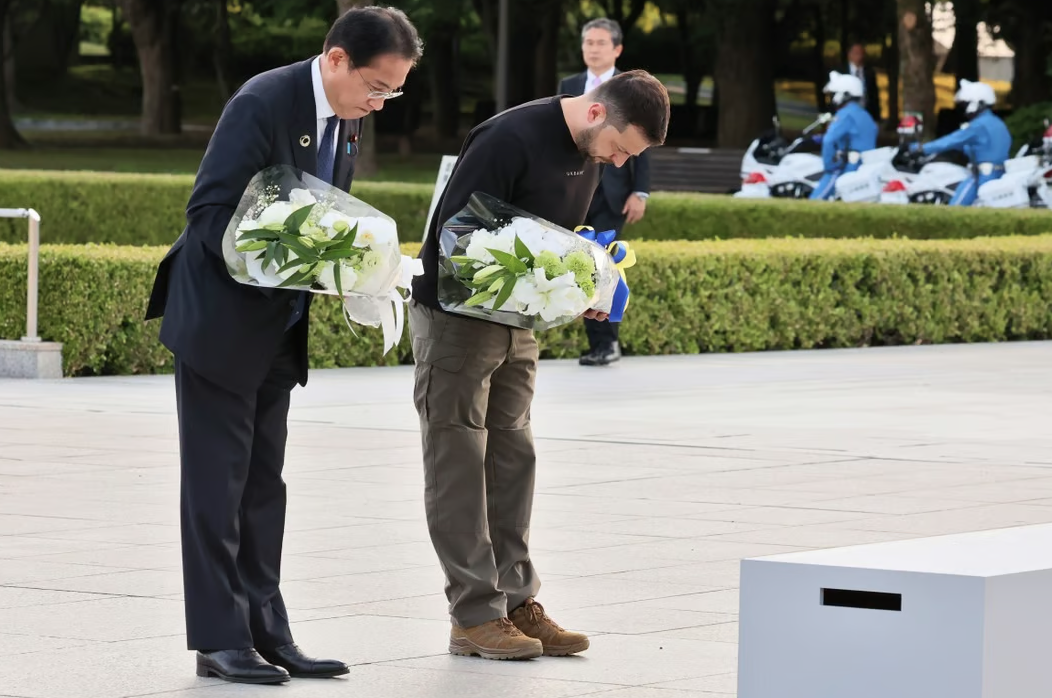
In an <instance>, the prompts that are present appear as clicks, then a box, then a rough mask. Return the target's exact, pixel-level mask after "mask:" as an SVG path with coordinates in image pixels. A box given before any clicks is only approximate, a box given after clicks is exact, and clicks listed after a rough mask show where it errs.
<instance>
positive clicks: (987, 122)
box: [924, 109, 1012, 165]
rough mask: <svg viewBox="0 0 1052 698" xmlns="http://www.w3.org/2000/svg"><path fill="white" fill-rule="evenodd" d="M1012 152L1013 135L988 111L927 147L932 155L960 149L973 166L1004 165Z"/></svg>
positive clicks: (998, 118)
mask: <svg viewBox="0 0 1052 698" xmlns="http://www.w3.org/2000/svg"><path fill="white" fill-rule="evenodd" d="M1011 149H1012V135H1011V134H1010V133H1009V132H1008V127H1007V126H1005V122H1004V121H1002V120H1001V118H1000V117H998V116H997V115H996V114H994V113H993V112H992V111H990V110H989V109H987V110H985V111H984V112H983V113H982V114H980V115H979V116H977V117H975V118H974V119H972V121H971V122H970V123H968V125H967V126H965V127H964V128H961V129H959V130H957V131H954V132H953V133H950V134H947V135H945V136H943V137H942V138H939V139H936V140H934V141H932V142H931V143H926V144H925V145H924V152H925V153H927V154H929V155H938V154H939V153H943V152H946V151H947V150H960V151H963V152H964V154H965V155H967V156H968V159H969V160H970V161H971V162H972V163H973V164H976V163H983V162H990V163H993V164H994V165H1004V163H1005V160H1007V159H1008V155H1009V152H1010V151H1011Z"/></svg>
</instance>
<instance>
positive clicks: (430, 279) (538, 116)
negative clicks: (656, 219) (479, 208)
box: [413, 96, 599, 309]
mask: <svg viewBox="0 0 1052 698" xmlns="http://www.w3.org/2000/svg"><path fill="white" fill-rule="evenodd" d="M561 99H562V97H561V96H556V97H546V98H544V99H539V100H536V101H533V102H527V103H526V104H522V105H520V106H518V107H513V108H512V109H508V110H507V111H503V112H501V113H500V114H497V115H496V116H494V117H493V118H491V119H489V120H487V121H484V122H483V123H481V124H479V125H478V126H476V127H475V128H474V129H472V130H471V133H469V134H468V137H467V140H465V141H464V146H463V148H461V150H460V156H459V158H458V159H457V164H456V167H455V168H454V170H453V173H452V175H451V176H450V178H449V182H448V183H447V184H446V189H445V191H444V192H443V194H442V197H441V198H440V199H439V201H438V205H437V206H436V207H435V214H434V216H433V218H432V219H431V225H430V227H429V228H428V231H427V239H426V240H425V241H424V246H423V248H422V249H421V250H420V258H421V259H422V260H423V263H424V275H423V276H418V277H416V278H415V279H413V298H415V299H416V300H417V301H419V302H420V303H421V304H423V305H426V306H429V307H431V308H436V309H441V308H440V306H439V303H438V248H439V245H438V237H439V232H440V231H441V230H442V224H443V223H445V222H446V221H448V220H449V219H450V218H452V217H453V216H455V215H456V214H457V213H459V212H460V210H461V209H463V208H464V206H466V205H467V203H468V199H470V198H471V195H472V194H473V193H475V192H477V191H479V192H484V193H486V194H489V195H491V196H495V197H496V198H498V199H500V200H501V201H504V202H505V203H508V204H511V205H512V206H515V207H516V208H520V209H522V210H523V211H526V212H528V213H532V214H533V215H535V216H538V217H540V218H543V219H545V220H548V221H551V222H552V223H555V224H556V225H559V226H562V227H563V228H566V229H567V230H570V231H572V230H573V229H574V228H576V227H577V226H579V225H584V223H585V216H586V215H587V214H588V206H589V204H590V203H591V201H592V195H593V194H594V193H595V189H596V187H597V186H598V184H599V165H597V164H595V163H593V162H592V161H591V159H590V158H586V157H585V156H584V155H582V154H581V152H580V151H579V150H578V148H577V144H576V143H575V142H574V139H573V136H572V135H571V134H570V129H569V128H568V127H567V125H566V119H565V117H564V116H563V110H562V106H561V104H560V100H561Z"/></svg>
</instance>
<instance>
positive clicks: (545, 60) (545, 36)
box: [533, 0, 563, 97]
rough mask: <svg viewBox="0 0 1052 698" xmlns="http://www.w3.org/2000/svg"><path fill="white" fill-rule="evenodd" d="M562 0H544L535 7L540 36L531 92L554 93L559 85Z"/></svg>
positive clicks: (545, 94)
mask: <svg viewBox="0 0 1052 698" xmlns="http://www.w3.org/2000/svg"><path fill="white" fill-rule="evenodd" d="M562 10H563V0H546V2H544V3H543V5H542V6H541V7H538V8H537V21H538V23H539V24H540V36H539V37H538V41H537V48H536V49H535V51H534V59H535V61H536V63H535V65H534V71H533V94H534V96H535V97H544V96H547V95H551V94H555V88H556V87H558V85H559V66H558V58H559V30H560V29H561V28H562Z"/></svg>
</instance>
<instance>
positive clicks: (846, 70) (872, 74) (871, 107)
mask: <svg viewBox="0 0 1052 698" xmlns="http://www.w3.org/2000/svg"><path fill="white" fill-rule="evenodd" d="M853 70H854V66H853V65H851V63H848V64H847V65H845V66H844V67H843V68H842V69H841V71H840V72H842V73H843V74H844V75H854V72H853ZM862 76H863V80H862V85H863V89H865V91H866V92H865V95H866V103H865V107H866V111H868V112H869V115H870V116H872V117H873V120H874V121H876V122H877V123H878V124H879V123H880V87H879V86H878V85H877V71H876V70H874V69H873V66H870V65H866V64H863V65H862Z"/></svg>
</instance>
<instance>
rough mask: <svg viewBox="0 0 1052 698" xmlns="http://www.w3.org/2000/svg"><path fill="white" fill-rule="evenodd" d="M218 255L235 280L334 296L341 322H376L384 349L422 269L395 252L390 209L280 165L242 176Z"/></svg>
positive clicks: (394, 336)
mask: <svg viewBox="0 0 1052 698" xmlns="http://www.w3.org/2000/svg"><path fill="white" fill-rule="evenodd" d="M223 258H224V260H225V261H226V265H227V271H229V273H230V275H231V277H233V278H234V280H235V281H237V282H239V283H242V284H246V285H249V286H259V287H263V288H281V289H289V290H294V291H309V292H312V293H320V294H325V295H335V296H340V297H341V299H342V301H343V307H344V314H345V316H346V318H347V320H348V325H350V322H352V321H353V322H356V323H358V324H360V325H367V326H370V327H382V328H383V332H384V353H386V352H387V351H388V350H390V349H391V347H393V346H394V345H395V344H397V343H398V340H399V338H400V337H401V335H402V330H403V326H404V308H403V307H402V306H403V304H404V303H405V302H406V300H407V298H408V294H409V287H410V283H411V281H412V277H413V276H417V275H419V274H422V273H423V268H422V266H421V263H420V261H419V260H417V259H413V258H411V257H408V256H405V255H403V254H402V253H401V251H400V249H399V247H398V233H397V227H396V226H395V222H394V220H392V219H391V217H390V216H387V215H386V214H384V213H382V212H380V211H378V210H377V209H375V208H373V207H372V206H370V205H369V204H367V203H365V202H364V201H362V200H360V199H357V198H355V197H353V196H351V195H350V194H348V193H347V192H344V191H341V190H339V189H337V188H336V187H333V186H331V185H329V184H327V183H325V182H323V181H322V180H320V179H318V178H317V177H314V176H312V175H310V174H307V173H306V172H303V171H301V170H298V169H296V168H294V167H291V166H288V165H274V166H271V167H268V168H266V169H264V170H262V171H261V172H259V173H257V174H256V175H255V176H254V177H253V178H252V180H251V181H250V182H249V184H248V187H246V189H245V193H244V195H243V196H242V197H241V202H240V203H239V205H238V207H237V210H236V212H235V213H234V217H233V218H232V219H231V220H230V224H229V225H228V226H227V229H226V232H225V234H224V236H223ZM352 332H353V328H352Z"/></svg>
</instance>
